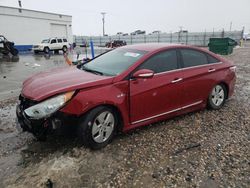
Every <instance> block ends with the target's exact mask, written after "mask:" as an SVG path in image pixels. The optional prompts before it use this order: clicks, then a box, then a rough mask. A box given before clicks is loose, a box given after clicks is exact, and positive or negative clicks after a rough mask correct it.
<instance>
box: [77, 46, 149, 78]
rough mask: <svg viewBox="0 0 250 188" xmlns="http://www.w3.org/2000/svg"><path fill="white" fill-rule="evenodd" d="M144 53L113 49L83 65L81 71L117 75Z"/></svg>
mask: <svg viewBox="0 0 250 188" xmlns="http://www.w3.org/2000/svg"><path fill="white" fill-rule="evenodd" d="M145 53H146V52H145V51H139V50H129V49H119V48H118V49H115V50H112V51H110V52H108V53H105V54H103V55H101V56H100V57H97V58H96V59H93V60H92V61H90V62H89V63H87V64H85V65H83V67H82V69H83V70H84V69H90V70H93V71H98V72H101V73H103V74H104V75H110V76H114V75H118V74H120V73H122V72H123V71H125V70H127V69H128V67H130V66H131V65H133V64H134V63H135V62H136V61H137V60H138V59H140V58H141V57H142V56H143V55H144V54H145Z"/></svg>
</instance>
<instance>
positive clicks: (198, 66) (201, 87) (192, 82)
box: [180, 48, 221, 106]
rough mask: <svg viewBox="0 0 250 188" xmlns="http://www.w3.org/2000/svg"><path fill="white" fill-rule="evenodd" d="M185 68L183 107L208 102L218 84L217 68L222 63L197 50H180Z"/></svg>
mask: <svg viewBox="0 0 250 188" xmlns="http://www.w3.org/2000/svg"><path fill="white" fill-rule="evenodd" d="M180 54H181V59H182V66H183V93H182V101H181V103H182V106H190V105H191V106H192V105H196V104H199V103H201V102H202V101H204V100H207V98H208V95H209V93H210V91H211V89H212V87H213V86H214V85H215V83H216V74H217V68H216V67H217V66H218V64H220V63H221V62H219V60H216V59H215V58H213V57H212V56H210V55H209V54H206V53H205V52H202V51H199V50H195V49H188V48H187V49H181V50H180Z"/></svg>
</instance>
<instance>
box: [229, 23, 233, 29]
mask: <svg viewBox="0 0 250 188" xmlns="http://www.w3.org/2000/svg"><path fill="white" fill-rule="evenodd" d="M232 24H233V22H232V21H231V22H230V31H232Z"/></svg>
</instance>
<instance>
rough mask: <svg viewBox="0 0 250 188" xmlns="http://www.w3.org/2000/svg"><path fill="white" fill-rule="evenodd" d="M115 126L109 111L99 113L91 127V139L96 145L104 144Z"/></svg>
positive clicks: (113, 118)
mask: <svg viewBox="0 0 250 188" xmlns="http://www.w3.org/2000/svg"><path fill="white" fill-rule="evenodd" d="M114 125H115V117H114V115H113V114H112V113H111V112H109V111H104V112H102V113H100V114H99V115H98V116H97V117H96V118H95V120H94V122H93V126H92V138H93V140H94V141H95V142H97V143H103V142H105V141H106V140H107V139H108V138H109V137H110V136H111V134H112V132H113V130H114Z"/></svg>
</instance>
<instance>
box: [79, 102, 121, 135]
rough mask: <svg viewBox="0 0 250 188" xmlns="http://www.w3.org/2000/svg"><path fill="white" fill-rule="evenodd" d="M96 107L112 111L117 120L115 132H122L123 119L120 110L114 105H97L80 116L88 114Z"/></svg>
mask: <svg viewBox="0 0 250 188" xmlns="http://www.w3.org/2000/svg"><path fill="white" fill-rule="evenodd" d="M97 107H108V108H110V109H112V110H113V111H114V112H115V113H116V115H117V119H118V127H117V132H121V131H122V130H123V127H124V118H123V116H122V113H121V110H120V109H119V107H117V106H116V105H114V104H108V103H106V104H99V105H96V106H93V107H91V108H90V109H88V110H87V111H86V112H84V113H83V114H81V116H85V115H86V114H88V113H89V112H90V111H91V110H93V109H95V108H97Z"/></svg>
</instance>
